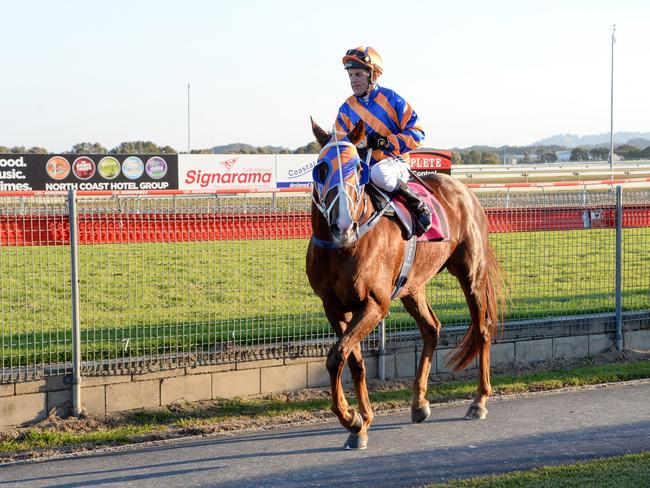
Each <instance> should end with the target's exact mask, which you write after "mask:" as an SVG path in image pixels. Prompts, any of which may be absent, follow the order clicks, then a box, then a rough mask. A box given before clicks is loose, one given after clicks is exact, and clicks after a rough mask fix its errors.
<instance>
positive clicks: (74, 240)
mask: <svg viewBox="0 0 650 488" xmlns="http://www.w3.org/2000/svg"><path fill="white" fill-rule="evenodd" d="M68 212H69V215H68V217H69V222H70V277H71V280H70V282H71V285H72V288H71V291H72V413H73V415H75V416H79V414H80V413H81V331H80V330H79V259H78V258H79V253H78V245H79V227H78V218H77V217H78V215H77V192H76V191H75V190H69V191H68Z"/></svg>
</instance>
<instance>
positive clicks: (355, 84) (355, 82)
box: [348, 68, 370, 97]
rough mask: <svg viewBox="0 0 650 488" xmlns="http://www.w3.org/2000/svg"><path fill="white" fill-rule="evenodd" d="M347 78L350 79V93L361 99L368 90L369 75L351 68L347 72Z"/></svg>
mask: <svg viewBox="0 0 650 488" xmlns="http://www.w3.org/2000/svg"><path fill="white" fill-rule="evenodd" d="M348 76H349V77H350V86H351V87H352V91H353V92H354V94H355V95H356V96H358V97H362V96H363V95H364V93H366V90H368V85H369V84H370V73H369V72H368V71H366V70H365V69H360V68H351V69H349V70H348Z"/></svg>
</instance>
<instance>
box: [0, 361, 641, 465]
mask: <svg viewBox="0 0 650 488" xmlns="http://www.w3.org/2000/svg"><path fill="white" fill-rule="evenodd" d="M641 378H650V361H636V362H630V363H615V364H604V365H593V364H588V365H585V366H582V367H578V368H574V369H569V370H558V371H545V372H540V373H530V374H522V375H503V376H494V377H493V378H492V386H493V389H494V393H495V395H499V394H513V393H523V392H530V391H541V390H554V389H558V388H562V387H565V386H586V385H596V384H601V383H612V382H618V381H626V380H633V379H641ZM475 390H476V382H475V381H453V382H449V383H444V384H432V385H429V389H428V392H427V398H428V399H429V400H430V401H431V402H432V403H440V402H447V401H452V400H461V399H470V398H472V397H473V394H474V393H475ZM411 397H412V391H411V390H410V389H407V388H397V389H390V390H377V391H371V392H370V400H371V402H372V403H373V406H374V408H375V409H386V408H397V407H408V406H409V405H410V402H411ZM350 400H351V403H352V404H353V403H354V396H353V395H351V396H350ZM329 405H330V399H329V396H325V395H323V396H320V397H316V398H309V399H305V400H290V399H287V398H286V397H280V396H275V397H269V398H264V399H259V400H242V399H233V400H219V401H211V402H197V403H192V404H187V405H184V406H182V407H170V408H161V409H156V410H144V411H139V412H133V413H129V414H126V415H124V416H123V417H121V418H120V420H119V421H115V420H113V422H114V423H112V424H109V425H108V426H103V427H102V428H101V429H96V428H94V429H91V430H90V431H75V430H74V429H73V430H72V431H57V430H52V429H51V428H49V427H43V428H29V429H25V430H23V431H22V432H20V433H19V435H17V436H14V437H13V438H9V439H5V440H1V439H2V437H0V456H8V455H10V454H14V453H18V452H21V451H28V450H33V449H44V448H45V449H47V448H60V447H65V446H68V447H70V446H78V445H82V444H84V445H85V444H87V445H107V444H110V445H113V444H123V443H131V442H137V441H138V440H139V439H141V438H142V436H154V437H156V436H159V437H164V436H165V435H168V434H170V433H174V432H175V433H181V434H182V433H196V432H202V431H204V430H201V429H205V428H206V426H207V427H209V426H218V425H219V424H221V423H224V422H227V421H228V420H232V419H237V420H238V425H240V426H244V427H245V426H246V425H247V423H248V422H250V421H252V420H255V421H259V420H260V419H261V418H266V419H269V424H271V423H273V422H274V420H273V419H276V418H279V417H281V416H288V415H299V416H300V417H301V418H309V416H310V415H314V414H315V413H318V412H320V413H321V414H324V413H326V412H328V409H329ZM332 418H333V417H332ZM64 430H65V429H64ZM207 431H210V429H209V428H208V429H207Z"/></svg>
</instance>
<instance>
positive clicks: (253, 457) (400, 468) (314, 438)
mask: <svg viewBox="0 0 650 488" xmlns="http://www.w3.org/2000/svg"><path fill="white" fill-rule="evenodd" d="M649 400H650V382H649V381H644V382H633V383H627V384H620V385H613V386H608V387H599V388H588V389H581V390H573V391H563V392H556V393H550V394H539V395H529V396H524V397H518V398H506V399H503V400H494V401H492V402H491V403H490V405H489V409H490V414H489V416H488V419H487V420H484V421H465V420H462V416H463V414H464V412H465V409H466V404H463V405H458V406H451V407H443V408H434V409H433V410H432V415H431V417H430V419H429V420H427V421H426V422H425V423H424V424H420V425H413V424H411V423H410V413H409V412H401V413H399V414H391V415H385V416H377V417H376V419H375V424H374V426H373V429H372V431H371V436H370V445H369V447H368V449H367V450H365V451H354V452H352V451H344V450H342V449H341V447H340V446H341V445H342V444H343V441H344V440H345V438H346V434H345V432H344V431H343V430H342V429H341V428H340V427H339V426H338V424H337V423H334V422H330V423H327V424H318V425H308V426H305V427H301V428H295V429H277V430H273V431H267V432H260V433H253V434H251V433H247V434H241V435H236V436H230V437H223V436H219V437H208V438H195V439H187V440H182V441H174V442H171V443H170V442H168V443H163V444H159V445H154V446H148V447H132V448H128V449H121V450H114V451H109V452H104V453H100V454H92V455H84V456H76V457H68V458H62V459H54V460H48V461H39V462H30V463H19V464H12V465H6V466H3V467H0V488H2V487H5V486H20V487H21V488H28V487H37V486H38V487H45V486H48V487H62V486H66V487H81V486H84V487H85V486H91V487H92V486H96V487H113V486H120V487H123V486H138V487H156V488H161V487H172V486H182V487H190V486H225V487H248V486H250V487H261V486H278V487H283V488H289V487H306V486H323V487H332V486H372V487H394V486H418V485H422V484H425V483H431V482H434V481H444V480H448V479H450V478H456V477H468V476H476V475H484V474H491V473H499V472H505V471H511V470H520V469H528V468H532V467H536V466H542V465H549V464H559V463H570V462H574V461H577V460H584V459H589V458H594V457H602V456H610V455H617V454H624V453H634V452H640V451H644V450H650V401H649Z"/></svg>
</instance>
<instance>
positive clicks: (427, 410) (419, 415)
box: [411, 403, 431, 424]
mask: <svg viewBox="0 0 650 488" xmlns="http://www.w3.org/2000/svg"><path fill="white" fill-rule="evenodd" d="M429 415H431V407H429V404H428V403H427V404H426V405H424V406H423V407H420V408H413V409H411V422H413V423H414V424H419V423H421V422H424V421H425V420H426V419H428V418H429Z"/></svg>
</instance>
